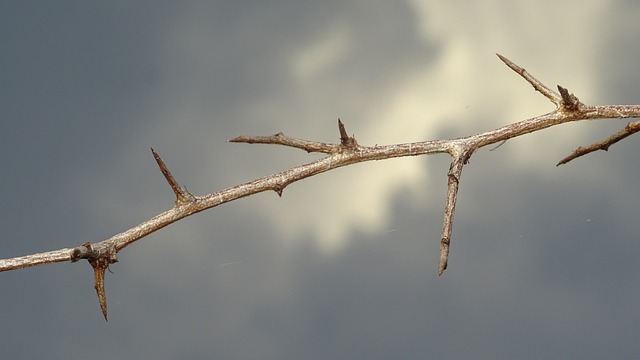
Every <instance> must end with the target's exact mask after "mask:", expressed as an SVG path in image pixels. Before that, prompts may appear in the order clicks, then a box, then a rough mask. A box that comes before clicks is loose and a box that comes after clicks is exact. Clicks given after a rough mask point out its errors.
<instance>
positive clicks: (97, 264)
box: [89, 256, 109, 321]
mask: <svg viewBox="0 0 640 360" xmlns="http://www.w3.org/2000/svg"><path fill="white" fill-rule="evenodd" d="M89 264H91V267H93V275H94V277H95V285H94V287H95V289H96V294H97V295H98V301H99V302H100V309H101V310H102V315H103V316H104V320H105V321H109V320H108V318H107V296H106V294H105V291H104V273H105V270H107V269H108V268H109V259H108V258H106V257H104V256H99V257H97V258H95V259H93V260H89Z"/></svg>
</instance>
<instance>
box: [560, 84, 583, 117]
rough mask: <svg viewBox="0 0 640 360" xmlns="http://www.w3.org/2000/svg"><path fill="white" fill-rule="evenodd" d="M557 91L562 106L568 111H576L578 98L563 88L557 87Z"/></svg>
mask: <svg viewBox="0 0 640 360" xmlns="http://www.w3.org/2000/svg"><path fill="white" fill-rule="evenodd" d="M558 91H559V92H560V96H561V97H562V106H563V107H564V108H565V109H566V110H569V111H576V110H578V108H579V107H580V101H579V100H578V98H577V97H576V96H575V95H573V94H571V93H569V90H567V89H566V88H563V87H562V86H560V85H558Z"/></svg>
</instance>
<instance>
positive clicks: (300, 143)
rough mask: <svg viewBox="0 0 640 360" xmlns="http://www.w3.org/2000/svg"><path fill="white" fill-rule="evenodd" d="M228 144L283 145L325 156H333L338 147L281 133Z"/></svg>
mask: <svg viewBox="0 0 640 360" xmlns="http://www.w3.org/2000/svg"><path fill="white" fill-rule="evenodd" d="M229 142H235V143H246V144H273V145H285V146H289V147H293V148H298V149H302V150H305V151H306V152H308V153H312V152H320V153H325V154H334V153H336V152H338V151H339V149H340V145H337V144H328V143H322V142H317V141H308V140H301V139H294V138H290V137H287V136H285V135H284V134H283V133H282V132H279V133H277V134H275V135H271V136H238V137H235V138H233V139H231V140H229Z"/></svg>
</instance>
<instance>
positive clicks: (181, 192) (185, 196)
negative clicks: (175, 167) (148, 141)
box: [151, 139, 233, 206]
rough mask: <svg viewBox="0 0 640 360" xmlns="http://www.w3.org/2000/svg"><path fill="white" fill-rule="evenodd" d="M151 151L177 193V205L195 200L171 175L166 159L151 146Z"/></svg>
mask: <svg viewBox="0 0 640 360" xmlns="http://www.w3.org/2000/svg"><path fill="white" fill-rule="evenodd" d="M232 140H233V139H232ZM151 152H152V153H153V157H154V158H155V159H156V163H158V167H160V171H161V172H162V175H164V178H165V179H166V180H167V182H168V183H169V186H171V189H172V190H173V193H174V194H176V206H180V205H182V204H184V203H188V202H192V201H193V200H195V197H194V196H193V194H191V193H190V192H188V191H186V190H185V189H183V188H182V187H181V186H180V184H178V182H177V181H176V179H175V178H174V177H173V175H171V171H169V169H168V168H167V165H166V164H165V163H164V161H162V158H161V157H160V155H158V153H157V152H156V151H155V150H154V149H153V148H151Z"/></svg>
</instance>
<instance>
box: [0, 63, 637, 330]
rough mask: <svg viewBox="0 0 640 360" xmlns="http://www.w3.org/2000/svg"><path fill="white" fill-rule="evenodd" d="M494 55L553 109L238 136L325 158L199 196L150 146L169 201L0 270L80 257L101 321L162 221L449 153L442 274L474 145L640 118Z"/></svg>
mask: <svg viewBox="0 0 640 360" xmlns="http://www.w3.org/2000/svg"><path fill="white" fill-rule="evenodd" d="M497 55H498V57H499V58H500V60H502V61H503V62H504V63H505V64H506V65H507V66H508V67H509V68H511V69H512V70H513V71H515V72H516V73H518V74H519V75H520V76H521V77H523V78H524V79H525V80H526V81H527V82H529V84H531V85H532V86H533V88H534V89H535V90H536V91H538V92H540V93H541V94H542V95H544V96H545V97H546V98H547V99H549V100H550V101H551V102H552V103H553V104H554V105H555V106H556V109H555V110H554V111H552V112H550V113H547V114H543V115H540V116H536V117H533V118H530V119H527V120H523V121H520V122H516V123H512V124H509V125H506V126H503V127H500V128H497V129H494V130H491V131H487V132H483V133H479V134H475V135H470V136H466V137H460V138H454V139H444V140H429V141H421V142H414V143H404V144H393V145H385V146H378V145H376V146H372V147H371V146H362V145H360V144H358V142H357V141H356V139H355V137H354V136H349V135H348V134H347V131H346V129H345V126H344V124H343V123H342V121H340V120H338V130H339V133H340V143H339V144H329V143H323V142H317V141H309V140H301V139H295V138H291V137H288V136H285V135H284V134H283V133H282V132H280V133H277V134H275V135H272V136H239V137H236V138H234V139H231V140H229V141H230V142H236V143H248V144H274V145H284V146H289V147H294V148H298V149H302V150H305V151H307V152H320V153H325V154H327V156H326V157H324V158H322V159H319V160H316V161H313V162H310V163H307V164H304V165H300V166H297V167H294V168H291V169H288V170H285V171H282V172H279V173H276V174H272V175H268V176H265V177H262V178H259V179H256V180H253V181H250V182H247V183H244V184H240V185H236V186H233V187H230V188H227V189H224V190H220V191H218V192H214V193H211V194H207V195H203V196H195V195H193V194H191V193H190V192H188V191H187V190H186V188H184V187H183V186H181V185H180V184H179V183H178V182H177V181H176V179H175V178H174V177H173V175H172V174H171V172H170V171H169V169H168V168H167V166H166V165H165V163H164V161H163V160H162V159H161V158H160V156H159V155H158V154H157V153H156V151H155V150H153V149H151V151H152V153H153V156H154V158H155V160H156V162H157V163H158V166H159V167H160V170H161V172H162V174H163V175H164V177H165V179H166V180H167V182H168V183H169V185H170V186H171V189H172V190H173V192H174V194H175V195H176V201H175V205H174V206H173V207H172V208H171V209H169V210H167V211H165V212H163V213H161V214H158V215H157V216H155V217H153V218H152V219H150V220H147V221H145V222H143V223H141V224H139V225H136V226H134V227H132V228H131V229H129V230H126V231H124V232H122V233H120V234H117V235H114V236H113V237H111V238H109V239H106V240H103V241H100V242H97V243H94V244H91V243H89V242H85V243H83V244H82V245H80V246H78V247H75V248H65V249H60V250H55V251H49V252H45V253H38V254H32V255H26V256H21V257H15V258H10V259H3V260H0V271H8V270H15V269H20V268H25V267H31V266H37V265H42V264H49V263H54V262H62V261H70V262H76V261H78V260H80V259H86V260H88V262H89V263H90V265H91V266H92V267H93V269H94V276H95V288H96V292H97V295H98V299H99V302H100V308H101V310H102V313H103V315H104V318H105V320H106V319H107V304H106V296H105V291H104V275H105V270H107V269H108V267H109V265H110V264H113V263H115V262H117V256H116V254H117V253H118V252H120V251H122V249H124V248H125V247H127V246H129V245H131V244H132V243H133V242H135V241H137V240H140V239H142V238H143V237H145V236H147V235H149V234H151V233H153V232H155V231H157V230H160V229H162V228H163V227H165V226H167V225H169V224H172V223H174V222H176V221H178V220H180V219H182V218H185V217H187V216H189V215H192V214H195V213H197V212H200V211H203V210H206V209H210V208H212V207H215V206H218V205H221V204H224V203H227V202H230V201H234V200H237V199H239V198H242V197H245V196H249V195H253V194H257V193H260V192H263V191H267V190H273V191H275V192H276V193H277V194H278V195H280V196H281V195H282V192H283V190H284V188H285V187H286V186H287V185H289V184H291V183H294V182H296V181H299V180H302V179H305V178H307V177H310V176H314V175H317V174H320V173H323V172H325V171H329V170H332V169H335V168H339V167H342V166H347V165H351V164H355V163H360V162H365V161H371V160H382V159H390V158H395V157H404V156H417V155H425V154H437V153H448V154H449V155H450V156H451V165H450V167H449V172H448V176H447V179H448V180H447V196H446V202H445V210H444V221H443V225H442V233H441V237H440V262H439V265H438V275H442V273H443V272H444V270H445V269H446V268H447V264H448V259H449V246H450V243H451V233H452V229H453V215H454V213H455V206H456V200H457V197H458V196H457V195H458V187H459V185H460V181H461V177H462V169H463V167H464V165H466V164H467V162H468V161H469V158H470V157H471V156H472V155H473V153H474V152H475V151H476V150H478V149H480V148H482V147H484V146H487V145H491V144H496V143H502V142H504V141H506V140H507V139H512V138H515V137H518V136H520V135H524V134H527V133H531V132H534V131H538V130H542V129H546V128H548V127H551V126H554V125H559V124H563V123H567V122H572V121H579V120H591V119H617V118H636V117H640V105H601V106H589V105H585V104H583V103H582V102H580V101H579V100H578V98H577V97H576V96H575V95H573V94H572V93H570V92H569V90H567V89H566V88H564V87H562V86H559V85H558V86H557V89H558V93H556V92H555V91H553V90H551V89H550V88H548V87H547V86H545V85H544V84H542V83H541V82H540V81H538V80H537V79H536V78H534V77H533V76H531V75H530V74H529V73H528V72H527V71H526V70H525V69H524V68H521V67H520V66H518V65H516V64H515V63H513V62H512V61H510V60H509V59H507V58H505V57H504V56H502V55H499V54H497ZM638 131H640V121H636V122H631V123H629V124H627V125H626V127H625V128H624V129H623V130H621V131H620V132H618V133H616V134H614V135H612V136H610V137H609V138H606V139H604V140H602V141H600V142H597V143H595V144H592V145H589V146H587V147H579V148H578V149H576V150H575V151H574V152H573V153H571V154H570V155H568V156H567V157H565V158H564V159H562V160H561V161H560V162H559V163H558V165H562V164H566V163H567V162H569V161H571V160H574V159H575V158H578V157H580V156H583V155H586V154H588V153H591V152H593V151H596V150H607V149H608V148H609V146H611V145H613V144H614V143H616V142H618V141H620V140H622V139H624V138H626V137H628V136H630V135H632V134H634V133H636V132H638Z"/></svg>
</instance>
